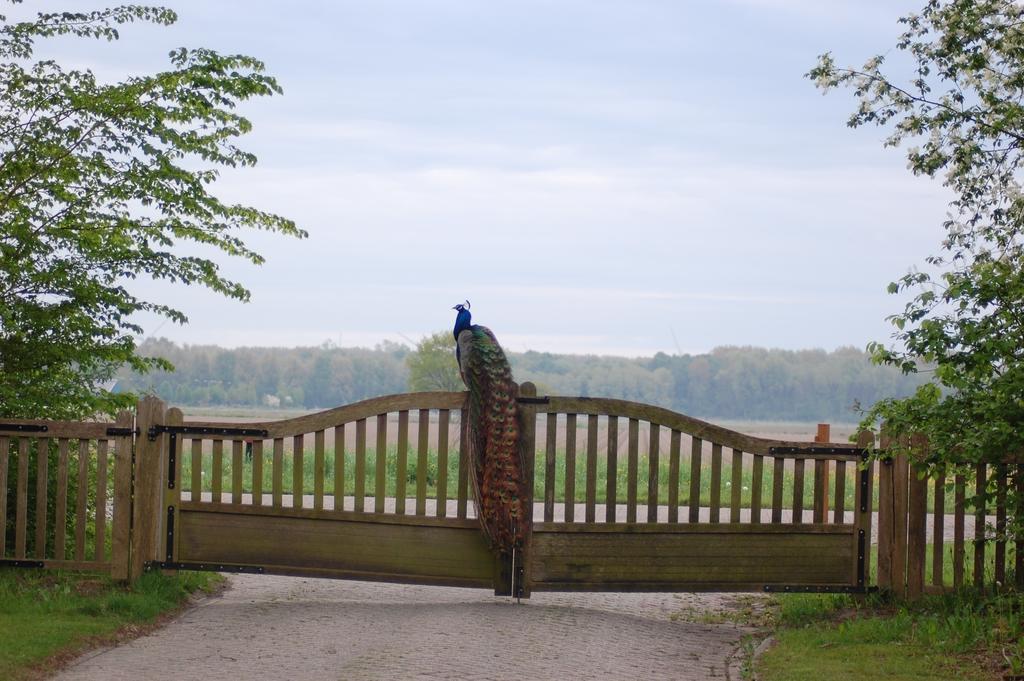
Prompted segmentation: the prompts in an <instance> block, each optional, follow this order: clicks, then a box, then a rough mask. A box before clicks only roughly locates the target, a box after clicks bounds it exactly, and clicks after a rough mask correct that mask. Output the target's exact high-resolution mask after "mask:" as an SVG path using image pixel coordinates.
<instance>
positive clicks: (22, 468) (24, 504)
mask: <svg viewBox="0 0 1024 681" xmlns="http://www.w3.org/2000/svg"><path fill="white" fill-rule="evenodd" d="M28 443H29V441H28V438H27V437H21V438H18V487H17V493H16V494H17V496H16V497H15V512H14V557H15V558H24V557H25V545H26V543H27V538H26V533H27V528H28ZM83 479H85V476H83Z"/></svg>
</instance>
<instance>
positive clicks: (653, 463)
mask: <svg viewBox="0 0 1024 681" xmlns="http://www.w3.org/2000/svg"><path fill="white" fill-rule="evenodd" d="M647 435H648V437H647V522H649V523H656V522H658V483H659V480H658V473H659V463H660V462H659V461H658V459H659V457H660V455H661V453H660V451H659V450H660V448H661V428H660V427H659V426H658V424H657V423H649V424H648V429H647Z"/></svg>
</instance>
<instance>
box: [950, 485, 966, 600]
mask: <svg viewBox="0 0 1024 681" xmlns="http://www.w3.org/2000/svg"><path fill="white" fill-rule="evenodd" d="M966 496H967V480H966V479H965V478H964V476H963V475H961V474H959V473H957V474H956V475H955V476H954V477H953V588H954V589H959V588H960V587H962V586H963V585H964V562H965V560H966V554H967V551H966V550H965V547H964V513H965V512H966V503H965V501H966Z"/></svg>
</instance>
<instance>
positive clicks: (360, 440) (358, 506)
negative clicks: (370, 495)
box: [354, 419, 366, 513]
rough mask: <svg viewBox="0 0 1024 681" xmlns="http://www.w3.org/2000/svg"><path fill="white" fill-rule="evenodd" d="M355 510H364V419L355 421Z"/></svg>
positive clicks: (360, 511) (358, 511)
mask: <svg viewBox="0 0 1024 681" xmlns="http://www.w3.org/2000/svg"><path fill="white" fill-rule="evenodd" d="M354 475H355V478H356V479H355V497H356V501H355V510H356V512H357V513H362V512H363V511H365V510H366V508H365V503H366V419H359V420H358V421H356V468H355V473H354Z"/></svg>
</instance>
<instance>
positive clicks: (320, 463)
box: [313, 430, 327, 509]
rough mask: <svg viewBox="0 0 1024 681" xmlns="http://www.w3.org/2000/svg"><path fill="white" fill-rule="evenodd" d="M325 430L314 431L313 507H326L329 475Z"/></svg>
mask: <svg viewBox="0 0 1024 681" xmlns="http://www.w3.org/2000/svg"><path fill="white" fill-rule="evenodd" d="M324 457H325V454H324V431H322V430H318V431H316V432H315V433H313V508H317V509H320V508H323V507H324V486H325V485H326V484H327V483H326V481H325V480H324V478H325V477H327V473H326V469H327V464H326V462H325V461H324Z"/></svg>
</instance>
